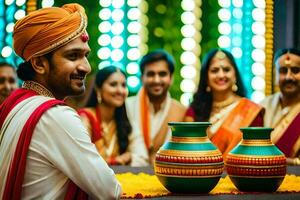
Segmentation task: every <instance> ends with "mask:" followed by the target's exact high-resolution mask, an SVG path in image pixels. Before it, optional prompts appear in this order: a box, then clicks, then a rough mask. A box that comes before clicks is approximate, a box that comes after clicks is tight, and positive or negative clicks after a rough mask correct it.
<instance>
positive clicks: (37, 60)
mask: <svg viewBox="0 0 300 200" xmlns="http://www.w3.org/2000/svg"><path fill="white" fill-rule="evenodd" d="M30 62H31V65H32V68H33V69H34V71H35V72H36V73H37V74H41V75H42V74H45V73H46V72H47V71H48V69H49V61H48V60H47V58H46V57H44V56H38V57H33V58H31V59H30Z"/></svg>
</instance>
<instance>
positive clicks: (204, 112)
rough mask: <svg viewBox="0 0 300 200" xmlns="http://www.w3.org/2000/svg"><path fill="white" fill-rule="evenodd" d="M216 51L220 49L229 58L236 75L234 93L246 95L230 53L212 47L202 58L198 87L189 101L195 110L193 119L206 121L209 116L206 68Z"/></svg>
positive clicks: (210, 100) (211, 99)
mask: <svg viewBox="0 0 300 200" xmlns="http://www.w3.org/2000/svg"><path fill="white" fill-rule="evenodd" d="M218 51H222V52H224V53H225V55H226V57H227V58H228V59H229V60H230V63H231V64H232V66H233V68H234V71H235V76H236V85H237V87H238V90H237V91H236V92H235V93H236V94H237V95H239V96H241V97H245V96H246V90H245V87H244V84H243V81H242V79H241V76H240V73H239V70H238V67H237V65H236V63H235V61H234V58H233V56H232V54H231V53H230V52H228V51H226V50H224V49H212V50H210V51H209V52H208V53H207V54H206V55H205V57H204V58H203V61H202V66H201V71H200V80H199V84H198V89H197V92H196V93H195V94H194V97H193V101H192V103H191V107H192V108H193V110H194V111H195V115H196V119H195V121H208V120H209V117H210V113H211V110H212V103H213V96H212V93H211V92H207V91H206V88H207V82H208V68H209V66H210V63H211V60H212V58H213V57H214V56H215V55H216V53H217V52H218Z"/></svg>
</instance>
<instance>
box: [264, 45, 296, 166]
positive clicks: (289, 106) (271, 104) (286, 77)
mask: <svg viewBox="0 0 300 200" xmlns="http://www.w3.org/2000/svg"><path fill="white" fill-rule="evenodd" d="M274 63H275V67H276V71H277V80H279V88H280V91H279V92H277V93H275V94H273V95H271V96H268V97H266V99H264V101H263V102H262V103H261V104H262V105H263V106H264V107H265V108H266V113H265V116H264V126H268V127H272V128H274V131H273V132H272V133H271V140H272V142H273V143H275V144H276V146H277V147H278V148H279V149H280V150H281V151H282V152H283V153H284V154H285V155H286V157H287V163H288V164H291V165H300V125H299V124H300V114H299V113H300V50H299V49H280V50H278V51H277V52H276V54H275V56H274Z"/></svg>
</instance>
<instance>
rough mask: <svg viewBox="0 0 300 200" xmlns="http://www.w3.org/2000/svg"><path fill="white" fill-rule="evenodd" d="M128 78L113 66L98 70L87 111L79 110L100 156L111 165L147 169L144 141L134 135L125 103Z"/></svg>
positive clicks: (85, 109)
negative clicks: (145, 166) (145, 167)
mask: <svg viewBox="0 0 300 200" xmlns="http://www.w3.org/2000/svg"><path fill="white" fill-rule="evenodd" d="M127 94H128V90H127V86H126V76H125V73H124V72H123V71H121V70H120V69H119V68H117V67H114V66H108V67H105V68H103V69H101V70H99V71H98V72H97V74H96V79H95V87H94V90H93V91H92V94H91V96H90V98H89V100H88V103H87V107H86V108H83V109H81V110H79V115H80V116H81V118H82V120H83V122H84V124H85V125H86V127H87V129H88V130H89V133H90V135H91V138H92V142H93V143H94V144H95V145H96V147H97V150H98V152H99V153H100V155H101V156H102V157H103V158H104V159H105V160H106V162H107V163H108V164H110V165H132V166H144V165H147V163H148V161H147V160H148V156H147V151H146V148H145V146H144V143H143V139H142V138H141V137H140V136H139V135H138V134H135V133H132V127H131V125H130V123H129V120H128V118H127V113H126V108H125V99H126V97H127Z"/></svg>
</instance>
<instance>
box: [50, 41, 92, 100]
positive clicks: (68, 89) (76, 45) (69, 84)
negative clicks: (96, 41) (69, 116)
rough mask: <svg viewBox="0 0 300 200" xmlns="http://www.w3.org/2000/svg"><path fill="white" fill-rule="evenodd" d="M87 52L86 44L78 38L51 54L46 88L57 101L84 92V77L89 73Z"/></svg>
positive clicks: (88, 50)
mask: <svg viewBox="0 0 300 200" xmlns="http://www.w3.org/2000/svg"><path fill="white" fill-rule="evenodd" d="M89 52H90V48H89V45H88V43H87V42H83V41H82V40H81V38H80V37H79V38H77V39H75V40H73V41H71V42H70V43H68V44H67V45H65V46H63V47H61V48H59V49H58V50H56V51H55V52H54V53H53V55H52V58H51V61H50V63H49V65H50V67H49V72H48V75H47V77H46V78H47V80H46V87H47V88H48V89H49V90H50V91H51V92H52V94H53V95H54V96H55V97H56V98H57V99H64V98H65V97H67V96H75V95H80V94H82V93H83V92H84V91H85V83H84V82H85V77H86V75H87V74H88V73H89V72H90V71H91V66H90V64H89V61H88V59H87V56H88V54H89Z"/></svg>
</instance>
